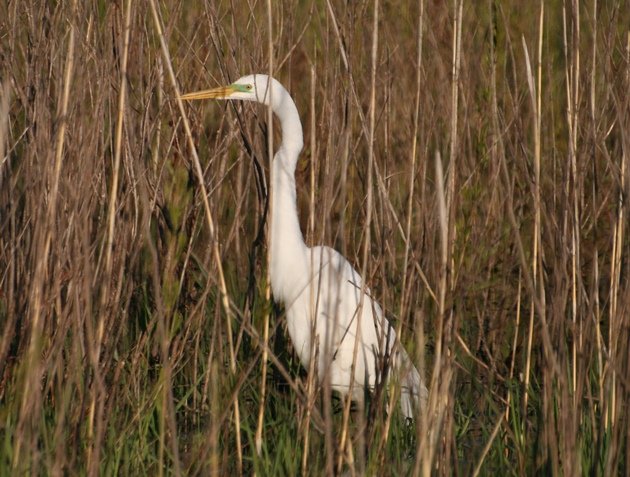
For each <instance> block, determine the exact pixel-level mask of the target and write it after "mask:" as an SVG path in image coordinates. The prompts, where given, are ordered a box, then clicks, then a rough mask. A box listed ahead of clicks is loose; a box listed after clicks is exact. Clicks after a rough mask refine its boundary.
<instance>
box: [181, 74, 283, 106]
mask: <svg viewBox="0 0 630 477" xmlns="http://www.w3.org/2000/svg"><path fill="white" fill-rule="evenodd" d="M276 83H277V84H278V86H280V83H278V82H277V81H276V80H274V79H273V78H270V77H269V76H268V75H263V74H255V75H247V76H243V77H241V78H239V79H238V80H236V81H235V82H234V83H232V84H230V85H228V86H221V87H219V88H213V89H207V90H203V91H197V92H194V93H186V94H183V95H182V96H181V99H184V100H195V99H238V100H242V101H255V102H257V103H262V104H265V105H267V106H268V105H269V104H270V101H271V98H273V97H274V95H276V97H277V94H279V93H280V90H279V89H278V87H277V86H276ZM280 87H281V86H280ZM272 90H273V91H272Z"/></svg>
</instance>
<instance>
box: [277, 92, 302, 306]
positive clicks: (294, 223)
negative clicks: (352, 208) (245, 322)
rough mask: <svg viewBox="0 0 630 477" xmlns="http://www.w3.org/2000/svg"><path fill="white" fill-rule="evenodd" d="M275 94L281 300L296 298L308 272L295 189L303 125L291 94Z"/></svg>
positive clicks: (278, 293) (290, 300)
mask: <svg viewBox="0 0 630 477" xmlns="http://www.w3.org/2000/svg"><path fill="white" fill-rule="evenodd" d="M274 93H277V94H278V96H279V97H277V98H273V97H272V104H273V112H274V113H275V114H276V116H277V117H278V119H280V125H281V127H282V144H281V145H280V148H279V149H278V152H277V153H276V155H275V157H274V159H273V165H272V187H273V189H272V201H271V286H272V289H273V294H274V296H275V297H276V299H278V300H279V301H281V302H283V303H285V304H290V303H292V301H293V300H294V299H295V298H296V296H294V295H295V293H296V292H295V290H296V288H297V287H296V285H298V283H297V282H298V281H299V280H303V279H304V277H306V276H307V275H308V273H307V268H306V267H307V254H306V244H305V243H304V238H303V236H302V231H301V230H300V222H299V220H298V214H297V200H296V191H295V167H296V164H297V160H298V157H299V154H300V151H301V150H302V146H303V138H302V124H301V123H300V117H299V115H298V112H297V108H296V107H295V103H294V102H293V100H292V99H291V97H290V96H289V94H288V93H287V92H286V91H285V90H284V89H283V90H282V91H280V92H278V91H277V90H275V91H274Z"/></svg>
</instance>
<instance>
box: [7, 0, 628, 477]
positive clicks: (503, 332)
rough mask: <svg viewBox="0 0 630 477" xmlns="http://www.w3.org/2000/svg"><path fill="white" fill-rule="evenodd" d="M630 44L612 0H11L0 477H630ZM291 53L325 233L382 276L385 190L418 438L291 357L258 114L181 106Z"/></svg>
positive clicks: (623, 7) (288, 79)
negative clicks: (328, 391) (270, 268)
mask: <svg viewBox="0 0 630 477" xmlns="http://www.w3.org/2000/svg"><path fill="white" fill-rule="evenodd" d="M375 6H376V7H377V10H376V13H378V18H377V23H376V25H377V28H376V29H375V28H374V16H375ZM543 6H544V9H543ZM270 25H271V29H270V28H269V26H270ZM629 25H630V5H629V3H628V2H627V1H613V0H611V1H595V0H590V1H578V0H573V1H570V0H565V1H562V0H550V1H546V2H542V3H539V2H534V1H532V2H522V1H516V0H514V1H509V0H506V1H498V0H488V1H479V2H460V1H458V0H454V1H452V2H441V1H434V0H426V1H422V0H420V1H418V2H404V1H401V0H392V1H384V0H383V1H381V2H377V1H376V2H372V1H357V2H345V1H341V0H313V1H306V2H291V1H278V2H276V1H273V2H263V1H254V0H251V1H247V2H245V1H243V2H230V1H210V2H204V1H197V2H157V1H156V0H151V1H148V2H147V1H133V0H127V1H123V0H121V1H117V2H110V1H97V0H88V1H75V2H73V1H58V2H54V1H31V0H25V1H13V0H9V1H4V2H2V3H1V4H0V80H1V86H0V474H2V475H8V474H12V475H23V474H31V475H48V474H51V475H75V474H89V475H99V474H105V475H156V474H158V475H164V474H168V475H171V474H174V475H182V474H183V475H227V474H228V473H234V474H241V473H244V474H247V475H251V474H252V473H254V472H255V473H257V474H258V475H296V474H299V473H305V474H309V475H322V474H325V473H326V474H329V475H331V474H334V473H338V472H347V473H349V474H350V475H354V474H355V473H356V474H361V473H368V474H375V475H401V474H403V475H404V474H413V475H418V474H420V473H423V474H424V475H428V474H436V475H470V474H473V473H476V472H481V473H485V474H490V475H509V474H514V475H524V474H532V473H545V474H546V473H552V474H555V475H560V474H562V475H579V474H583V475H614V474H621V475H623V474H625V475H627V474H628V472H629V471H630V463H629V462H628V455H629V453H630V435H629V433H630V420H629V419H630V418H629V417H628V416H629V413H628V399H629V398H630V388H629V386H630V371H629V370H630V347H629V346H628V344H629V341H630V281H629V276H628V265H629V264H628V253H629V242H628V233H629V231H628V213H629V211H628V203H627V197H628V193H629V190H628V184H629V179H630V178H629V177H628V155H629V154H630V96H629V95H628V91H630V63H629V59H630V36H629ZM161 42H164V45H162V44H161ZM270 42H271V44H272V46H273V50H272V58H273V62H272V68H273V71H274V75H275V76H276V77H278V78H279V79H280V80H281V81H282V82H283V83H284V84H285V85H286V87H287V89H288V90H289V91H290V92H291V94H292V95H293V97H294V98H295V100H296V103H297V105H298V109H299V111H300V113H301V117H302V122H303V124H304V129H305V150H304V152H303V154H302V160H301V162H300V163H299V165H298V171H297V184H298V196H299V197H298V202H299V210H300V216H301V220H302V228H303V230H304V231H305V237H306V240H307V242H308V243H311V244H315V243H325V244H328V245H332V246H335V247H336V248H337V249H338V250H340V251H342V252H343V253H344V255H345V256H346V257H348V259H349V260H350V262H351V263H353V264H354V265H355V266H356V267H362V266H363V263H361V258H360V257H361V250H362V246H363V243H364V242H363V241H364V239H365V234H364V232H365V223H366V222H365V220H366V216H367V211H366V201H365V198H366V196H367V193H368V187H371V188H372V193H373V194H374V201H373V210H372V214H371V222H370V224H369V225H370V227H371V234H370V237H371V238H370V242H369V244H368V245H369V246H370V253H369V257H370V258H369V263H368V264H367V270H368V273H367V275H368V276H367V277H366V279H367V282H368V283H369V285H370V287H371V288H372V290H373V293H374V295H375V296H376V297H377V298H378V300H379V301H380V302H381V303H382V305H383V307H384V308H385V309H386V310H387V313H388V314H389V315H390V316H391V317H392V320H393V321H394V322H395V323H396V324H397V325H398V324H400V325H401V326H402V340H403V342H405V343H406V345H407V347H408V349H411V350H415V353H414V359H415V360H416V362H418V363H425V368H426V375H427V377H428V379H429V380H430V383H431V399H430V402H429V407H428V410H427V412H426V413H425V415H423V416H422V418H421V419H418V422H417V423H416V425H412V426H404V425H402V424H401V423H399V421H398V419H396V418H394V419H391V416H390V417H387V413H385V412H380V411H378V409H381V410H382V409H384V407H383V406H386V405H387V403H383V402H381V403H380V404H379V403H373V404H372V405H371V412H368V413H367V414H366V416H367V417H363V416H362V415H353V416H351V420H350V422H343V419H342V418H341V417H340V413H339V411H338V410H336V409H337V408H338V407H339V406H340V404H339V403H338V402H337V401H336V400H335V399H333V400H332V406H330V405H325V404H326V403H328V404H330V403H331V398H330V396H326V395H322V393H321V392H318V390H317V389H313V388H312V387H310V386H308V381H307V380H306V379H305V377H304V372H303V371H301V370H300V368H299V366H298V365H297V364H296V361H295V358H294V356H293V355H292V353H291V352H290V350H287V340H286V338H285V335H284V331H283V324H282V323H283V313H282V310H281V309H279V308H277V307H275V306H272V305H271V302H270V301H268V300H267V299H266V298H265V292H266V285H265V284H266V279H265V275H266V246H265V240H264V239H265V229H264V210H265V197H266V179H265V178H266V177H268V169H269V159H268V157H267V153H266V151H267V146H266V144H267V143H266V141H267V139H266V138H267V128H266V125H265V124H266V111H265V109H264V108H262V107H256V106H255V105H236V104H229V103H196V104H193V105H184V107H183V109H180V107H181V105H180V104H178V102H177V101H176V96H177V94H176V89H175V82H176V83H177V87H178V88H180V90H181V91H192V90H198V89H203V88H207V87H212V86H217V85H219V84H227V83H230V82H231V81H233V80H235V79H237V78H238V77H239V76H241V75H243V74H247V73H253V72H268V71H269V68H270V62H269V58H270V48H269V45H270ZM164 47H165V48H164ZM374 47H375V48H376V50H374V51H375V52H376V56H375V57H373V48H374ZM374 59H375V60H376V61H374ZM171 69H172V72H173V73H174V76H171ZM372 71H374V72H375V82H374V84H372ZM373 94H374V101H373V102H372V95H373ZM372 104H373V105H374V109H373V112H374V115H373V117H374V123H373V124H374V136H373V145H374V161H375V162H374V169H373V175H372V177H371V178H370V177H368V176H367V174H368V171H369V168H368V164H367V159H366V158H367V157H368V148H369V143H370V141H371V139H372V136H371V135H370V132H369V131H370V117H371V114H370V113H371V110H370V109H371V105H372ZM185 115H187V120H188V121H189V123H190V128H191V132H190V134H188V133H187V131H186V128H185V124H184V121H185ZM274 129H275V130H276V134H275V135H276V139H275V141H276V144H277V142H278V139H279V134H278V133H277V130H278V127H277V124H276V127H275V128H274ZM191 139H192V141H191ZM191 142H192V143H194V144H195V145H196V148H197V151H198V154H199V161H200V163H199V164H200V166H201V169H197V168H196V161H195V156H194V153H193V150H192V149H191V147H190V143H191ZM436 157H437V159H436ZM440 170H443V172H444V178H443V180H440V174H439V173H438V172H436V171H440ZM200 172H201V173H202V174H203V186H204V188H205V189H204V188H202V183H201V182H200V180H199V173H200ZM204 190H205V193H206V194H207V199H208V208H206V207H205V205H204V200H203V198H204ZM442 202H443V205H440V204H442ZM440 211H441V213H440ZM210 224H211V225H210ZM269 314H271V318H270V328H269V348H268V351H269V353H268V359H269V361H268V363H269V368H268V369H267V372H266V374H265V373H264V372H263V360H262V359H261V356H262V354H263V349H265V347H264V345H263V344H262V343H263V342H264V340H262V338H261V337H262V336H263V334H264V328H265V326H264V323H265V317H266V316H268V315H269ZM414 344H417V345H418V346H415V345H414ZM263 383H264V384H265V386H266V389H265V390H264V391H263V390H262V384H263ZM322 403H323V404H322ZM379 406H380V407H379ZM261 409H262V410H263V414H261V419H260V420H259V411H260V410H261ZM375 409H376V410H377V411H376V412H375V411H374V410H375ZM359 414H361V413H359ZM257 445H258V446H257ZM257 447H259V451H258V449H257Z"/></svg>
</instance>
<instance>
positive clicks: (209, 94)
mask: <svg viewBox="0 0 630 477" xmlns="http://www.w3.org/2000/svg"><path fill="white" fill-rule="evenodd" d="M235 92H236V88H234V86H233V85H230V86H221V87H219V88H213V89H206V90H203V91H196V92H194V93H186V94H182V95H181V96H180V99H183V100H185V101H191V100H195V99H225V98H229V97H230V95H231V94H233V93H235Z"/></svg>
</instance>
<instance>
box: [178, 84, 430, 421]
mask: <svg viewBox="0 0 630 477" xmlns="http://www.w3.org/2000/svg"><path fill="white" fill-rule="evenodd" d="M182 98H183V99H204V98H215V99H240V100H249V101H256V102H260V103H263V104H266V105H270V106H271V108H272V110H273V112H274V113H275V115H276V116H277V117H278V119H279V120H280V125H281V128H282V143H281V145H280V147H279V149H278V151H277V152H276V155H275V156H274V159H273V164H272V184H273V189H272V207H271V211H272V216H271V244H270V246H271V272H270V275H271V286H272V290H273V295H274V297H275V299H276V300H278V301H279V302H281V303H283V304H284V306H285V310H286V316H287V329H288V332H289V336H290V337H291V341H292V343H293V347H294V348H295V351H296V352H297V354H298V356H299V358H300V361H301V363H302V365H303V366H304V367H305V368H307V369H309V365H310V363H311V360H312V359H317V363H316V364H317V366H316V370H317V374H318V377H319V379H320V381H322V382H323V381H324V380H328V379H329V380H330V381H329V382H330V385H331V387H332V389H334V390H336V391H338V392H340V393H341V394H342V395H347V394H351V398H352V400H354V401H357V402H362V401H363V398H364V396H365V388H366V387H368V388H370V389H373V388H374V386H375V385H376V384H377V383H383V382H386V380H387V379H388V378H389V375H391V374H392V373H391V372H388V371H391V370H394V371H395V372H394V373H393V375H395V376H396V379H397V380H398V382H399V383H400V385H401V400H400V404H401V409H402V411H403V414H404V415H405V416H406V417H413V416H414V413H415V411H416V410H417V409H418V408H419V407H422V406H423V404H424V402H425V401H426V397H427V389H426V386H425V384H424V382H423V380H422V378H421V376H420V374H419V373H418V370H417V369H416V367H415V366H414V365H413V364H412V362H411V360H410V359H409V356H408V355H407V353H406V352H405V350H404V348H403V347H402V345H401V344H400V343H397V340H396V332H395V330H394V328H393V327H392V326H391V324H390V323H389V321H388V320H387V319H386V318H385V317H384V315H383V311H382V310H381V308H380V306H379V305H378V303H377V302H376V301H375V300H373V299H372V297H371V296H370V292H369V289H368V288H367V287H365V286H363V285H362V281H361V277H360V275H359V273H358V272H357V271H356V270H355V269H354V268H353V267H352V265H351V264H350V263H349V262H348V261H347V260H346V259H345V258H344V257H343V256H342V255H341V254H340V253H339V252H337V251H336V250H333V249H332V248H329V247H322V246H318V247H312V248H311V247H307V245H306V243H305V242H304V238H303V236H302V232H301V230H300V224H299V220H298V214H297V205H296V190H295V167H296V164H297V160H298V157H299V154H300V152H301V150H302V147H303V137H302V124H301V122H300V117H299V114H298V111H297V108H296V106H295V103H294V102H293V100H292V99H291V96H290V95H289V93H288V92H287V91H286V89H285V88H284V87H283V86H282V85H281V84H280V83H279V82H278V81H276V80H275V79H274V78H271V77H269V76H267V75H249V76H244V77H242V78H240V79H239V80H238V81H236V82H235V83H233V84H232V85H230V86H227V87H224V88H216V89H213V90H207V91H201V92H198V93H191V94H188V95H184V96H182ZM362 295H363V296H362ZM357 336H358V337H359V340H358V341H357V339H356V338H357Z"/></svg>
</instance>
